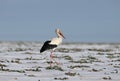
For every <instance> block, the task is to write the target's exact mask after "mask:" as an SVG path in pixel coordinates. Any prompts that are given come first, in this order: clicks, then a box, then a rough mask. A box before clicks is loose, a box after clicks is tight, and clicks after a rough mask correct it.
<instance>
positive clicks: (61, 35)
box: [55, 28, 65, 39]
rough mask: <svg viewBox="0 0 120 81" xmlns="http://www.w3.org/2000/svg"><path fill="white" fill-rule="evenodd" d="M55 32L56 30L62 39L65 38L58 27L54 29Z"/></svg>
mask: <svg viewBox="0 0 120 81" xmlns="http://www.w3.org/2000/svg"><path fill="white" fill-rule="evenodd" d="M55 32H56V34H57V36H58V37H61V38H64V39H65V37H64V35H63V34H62V32H61V31H60V29H59V28H57V29H56V30H55Z"/></svg>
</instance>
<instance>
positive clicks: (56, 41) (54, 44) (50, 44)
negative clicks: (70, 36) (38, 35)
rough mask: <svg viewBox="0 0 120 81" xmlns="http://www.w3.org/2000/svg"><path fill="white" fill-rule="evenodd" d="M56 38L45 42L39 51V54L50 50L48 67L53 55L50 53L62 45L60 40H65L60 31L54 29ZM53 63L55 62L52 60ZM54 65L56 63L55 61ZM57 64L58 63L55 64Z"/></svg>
mask: <svg viewBox="0 0 120 81" xmlns="http://www.w3.org/2000/svg"><path fill="white" fill-rule="evenodd" d="M55 32H56V34H57V37H55V38H53V39H51V40H47V41H45V42H44V44H43V46H42V48H41V49H40V53H42V52H44V51H46V50H51V54H50V65H51V63H52V60H54V59H53V54H52V52H53V51H54V49H55V48H56V47H57V46H58V45H60V44H61V43H62V38H65V37H64V35H63V34H62V33H61V31H60V29H56V30H55ZM54 61H55V60H54ZM55 63H57V62H56V61H55ZM57 64H58V63H57Z"/></svg>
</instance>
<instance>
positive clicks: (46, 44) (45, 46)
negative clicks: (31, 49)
mask: <svg viewBox="0 0 120 81" xmlns="http://www.w3.org/2000/svg"><path fill="white" fill-rule="evenodd" d="M50 42H51V41H46V42H45V43H44V44H43V46H42V48H41V49H40V53H42V52H44V51H45V50H49V49H53V48H55V47H57V45H51V44H49V43H50Z"/></svg>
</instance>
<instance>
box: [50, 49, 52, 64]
mask: <svg viewBox="0 0 120 81" xmlns="http://www.w3.org/2000/svg"><path fill="white" fill-rule="evenodd" d="M52 61H53V54H52V51H51V53H50V66H52V63H53V62H52Z"/></svg>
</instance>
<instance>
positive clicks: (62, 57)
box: [0, 42, 120, 81]
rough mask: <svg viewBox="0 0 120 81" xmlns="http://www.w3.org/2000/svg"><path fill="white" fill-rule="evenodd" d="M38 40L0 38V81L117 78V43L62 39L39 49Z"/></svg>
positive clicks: (119, 74) (119, 50)
mask: <svg viewBox="0 0 120 81" xmlns="http://www.w3.org/2000/svg"><path fill="white" fill-rule="evenodd" d="M41 46H42V43H40V42H0V81H105V80H107V81H108V80H110V81H120V44H119V43H114V44H104V43H103V44H102V43H101V44H100V43H99V44H97V43H93V44H92V43H64V44H62V45H60V46H59V47H58V48H57V49H56V50H55V52H54V59H55V60H56V61H57V62H59V65H57V64H55V63H53V64H52V67H50V58H49V56H50V53H49V51H46V52H43V53H42V54H40V53H39V50H40V48H41Z"/></svg>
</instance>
